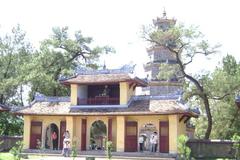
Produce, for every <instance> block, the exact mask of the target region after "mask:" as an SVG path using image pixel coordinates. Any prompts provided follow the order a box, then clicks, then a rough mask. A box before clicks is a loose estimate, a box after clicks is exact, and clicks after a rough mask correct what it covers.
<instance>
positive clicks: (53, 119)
mask: <svg viewBox="0 0 240 160" xmlns="http://www.w3.org/2000/svg"><path fill="white" fill-rule="evenodd" d="M31 121H40V122H42V147H44V146H45V138H46V129H47V127H48V126H49V125H50V124H51V123H54V124H56V125H57V127H58V130H59V133H60V122H61V121H65V117H64V116H28V115H25V116H24V133H23V142H24V148H25V149H27V148H29V147H30V129H31ZM59 136H61V135H59ZM58 140H59V141H58V144H59V143H60V138H58Z"/></svg>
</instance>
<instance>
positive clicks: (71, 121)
mask: <svg viewBox="0 0 240 160" xmlns="http://www.w3.org/2000/svg"><path fill="white" fill-rule="evenodd" d="M74 120H75V118H74V117H73V116H66V125H67V126H66V130H68V131H69V134H70V139H71V141H70V144H73V138H74V136H75V135H74V133H75V121H74Z"/></svg>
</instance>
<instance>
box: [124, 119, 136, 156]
mask: <svg viewBox="0 0 240 160" xmlns="http://www.w3.org/2000/svg"><path fill="white" fill-rule="evenodd" d="M137 128H138V126H137V122H135V121H128V122H126V123H125V152H137V135H138V134H137V133H138V129H137Z"/></svg>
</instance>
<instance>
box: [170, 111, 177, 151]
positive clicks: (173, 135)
mask: <svg viewBox="0 0 240 160" xmlns="http://www.w3.org/2000/svg"><path fill="white" fill-rule="evenodd" d="M168 119H169V153H173V154H176V153H177V138H178V123H179V122H178V115H169V116H168Z"/></svg>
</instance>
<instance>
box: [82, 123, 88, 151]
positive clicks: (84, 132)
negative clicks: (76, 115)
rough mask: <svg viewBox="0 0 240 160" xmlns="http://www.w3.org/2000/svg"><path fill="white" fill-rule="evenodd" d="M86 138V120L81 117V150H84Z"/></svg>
mask: <svg viewBox="0 0 240 160" xmlns="http://www.w3.org/2000/svg"><path fill="white" fill-rule="evenodd" d="M86 139H87V120H86V119H82V135H81V141H82V142H81V150H82V151H86Z"/></svg>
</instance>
